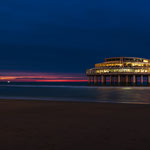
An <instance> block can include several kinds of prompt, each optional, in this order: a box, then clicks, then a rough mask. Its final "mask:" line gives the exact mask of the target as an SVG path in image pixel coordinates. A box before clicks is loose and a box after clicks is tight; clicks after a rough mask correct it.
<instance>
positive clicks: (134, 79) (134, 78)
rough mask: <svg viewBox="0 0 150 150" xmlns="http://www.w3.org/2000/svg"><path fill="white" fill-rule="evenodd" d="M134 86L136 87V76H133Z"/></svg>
mask: <svg viewBox="0 0 150 150" xmlns="http://www.w3.org/2000/svg"><path fill="white" fill-rule="evenodd" d="M133 84H134V85H135V84H136V77H135V75H133Z"/></svg>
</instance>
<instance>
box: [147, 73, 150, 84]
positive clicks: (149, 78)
mask: <svg viewBox="0 0 150 150" xmlns="http://www.w3.org/2000/svg"><path fill="white" fill-rule="evenodd" d="M147 78H148V79H147V80H148V85H150V75H148V77H147Z"/></svg>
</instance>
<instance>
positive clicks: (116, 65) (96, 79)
mask: <svg viewBox="0 0 150 150" xmlns="http://www.w3.org/2000/svg"><path fill="white" fill-rule="evenodd" d="M86 75H87V76H88V85H141V86H142V85H147V86H149V85H150V60H148V59H144V58H135V57H116V58H106V59H105V62H103V63H98V64H95V68H92V69H88V70H87V71H86Z"/></svg>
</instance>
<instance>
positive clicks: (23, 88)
mask: <svg viewBox="0 0 150 150" xmlns="http://www.w3.org/2000/svg"><path fill="white" fill-rule="evenodd" d="M0 99H9V100H14V99H15V100H42V101H44V100H46V101H69V102H98V103H131V104H150V87H148V86H142V87H141V86H88V85H87V83H86V82H85V83H84V82H83V83H81V82H80V83H77V82H75V83H70V82H69V83H64V82H63V83H58V82H57V83H54V82H52V83H41V82H40V83H38V82H34V83H28V82H22V83H20V82H19V83H13V82H11V83H0Z"/></svg>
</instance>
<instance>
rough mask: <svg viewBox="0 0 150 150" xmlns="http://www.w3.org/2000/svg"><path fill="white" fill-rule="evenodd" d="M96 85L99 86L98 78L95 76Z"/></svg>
mask: <svg viewBox="0 0 150 150" xmlns="http://www.w3.org/2000/svg"><path fill="white" fill-rule="evenodd" d="M94 85H98V77H97V76H94Z"/></svg>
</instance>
